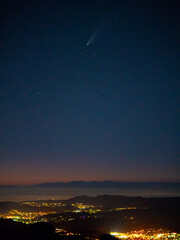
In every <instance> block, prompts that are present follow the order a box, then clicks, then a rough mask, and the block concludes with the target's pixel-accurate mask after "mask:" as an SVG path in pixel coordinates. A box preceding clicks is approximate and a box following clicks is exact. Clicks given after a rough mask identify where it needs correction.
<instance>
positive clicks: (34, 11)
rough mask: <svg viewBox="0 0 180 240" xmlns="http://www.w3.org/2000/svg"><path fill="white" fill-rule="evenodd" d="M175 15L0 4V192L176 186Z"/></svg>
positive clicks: (156, 5) (108, 7) (87, 0)
mask: <svg viewBox="0 0 180 240" xmlns="http://www.w3.org/2000/svg"><path fill="white" fill-rule="evenodd" d="M179 10H180V8H179V1H178V0H177V1H173V0H172V1H164V0H162V1H158V0H157V1H152V0H151V1H150V0H146V1H142V0H141V1H138V0H136V1H134V0H132V1H130V0H124V1H123V0H122V1H118V0H117V1H115V0H96V1H93V0H81V1H80V0H59V1H58V0H54V1H52V0H39V1H38V0H36V1H35V0H29V1H24V0H22V1H20V0H16V1H9V0H6V1H3V4H2V3H1V40H0V41H1V44H0V53H1V59H2V60H3V61H2V63H1V93H0V129H1V130H0V136H1V138H0V184H32V183H33V184H34V183H42V182H55V181H72V180H86V181H91V180H105V179H108V180H116V181H118V180H119V181H121V180H122V181H180V175H179V169H180V161H179V159H178V157H179V149H180V148H179V142H178V137H179V124H178V123H179V115H178V109H179V92H180V89H179V82H178V80H179V79H180V72H179V68H180V66H179V54H180V51H179V50H180V47H179V46H180V45H179V42H180V34H179V26H180V18H179Z"/></svg>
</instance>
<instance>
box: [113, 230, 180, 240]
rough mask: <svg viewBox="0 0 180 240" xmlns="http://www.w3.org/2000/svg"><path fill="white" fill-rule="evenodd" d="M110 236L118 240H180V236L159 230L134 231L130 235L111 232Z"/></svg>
mask: <svg viewBox="0 0 180 240" xmlns="http://www.w3.org/2000/svg"><path fill="white" fill-rule="evenodd" d="M110 235H112V236H114V237H116V238H118V239H129V240H155V239H157V240H158V239H159V240H168V239H171V240H179V239H180V234H178V233H170V232H165V231H163V230H162V229H157V230H140V231H133V232H130V233H119V232H111V233H110Z"/></svg>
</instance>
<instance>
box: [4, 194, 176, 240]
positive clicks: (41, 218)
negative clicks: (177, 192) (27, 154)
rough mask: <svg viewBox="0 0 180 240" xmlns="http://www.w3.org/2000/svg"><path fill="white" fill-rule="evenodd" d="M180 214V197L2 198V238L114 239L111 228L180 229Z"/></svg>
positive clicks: (124, 230)
mask: <svg viewBox="0 0 180 240" xmlns="http://www.w3.org/2000/svg"><path fill="white" fill-rule="evenodd" d="M179 216H180V198H142V197H125V196H111V195H103V196H97V197H87V196H80V197H75V198H71V199H68V200H58V201H56V200H49V201H28V202H18V203H12V202H1V203H0V218H2V219H1V222H0V233H1V235H2V236H5V237H4V238H2V239H15V238H17V239H45V240H46V239H48V240H51V239H52V240H53V239H112V238H113V237H112V236H109V234H110V232H120V233H126V232H131V231H140V230H143V229H144V230H147V229H164V230H167V231H170V232H176V233H180V221H179ZM12 220H13V221H12ZM24 223H26V224H24ZM158 231H159V230H158Z"/></svg>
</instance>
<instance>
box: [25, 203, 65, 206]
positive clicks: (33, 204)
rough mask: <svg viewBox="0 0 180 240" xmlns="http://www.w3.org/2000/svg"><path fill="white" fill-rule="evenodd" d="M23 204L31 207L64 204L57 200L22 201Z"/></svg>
mask: <svg viewBox="0 0 180 240" xmlns="http://www.w3.org/2000/svg"><path fill="white" fill-rule="evenodd" d="M22 204H23V205H29V206H31V207H64V206H66V204H62V203H59V202H22Z"/></svg>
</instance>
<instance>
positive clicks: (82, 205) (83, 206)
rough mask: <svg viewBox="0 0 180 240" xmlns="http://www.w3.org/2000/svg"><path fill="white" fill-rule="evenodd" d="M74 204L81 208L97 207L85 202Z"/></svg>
mask: <svg viewBox="0 0 180 240" xmlns="http://www.w3.org/2000/svg"><path fill="white" fill-rule="evenodd" d="M72 206H73V207H76V208H79V209H87V208H95V206H93V205H85V204H83V203H76V204H72Z"/></svg>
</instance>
